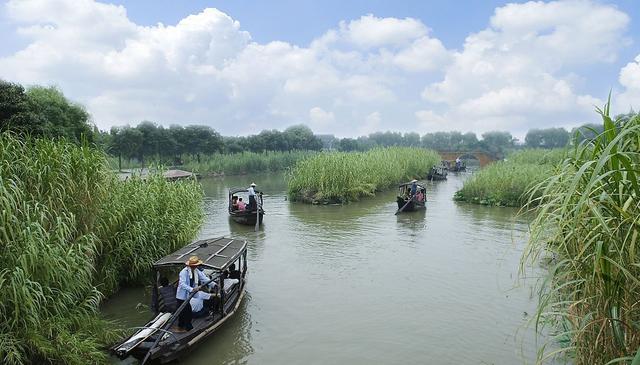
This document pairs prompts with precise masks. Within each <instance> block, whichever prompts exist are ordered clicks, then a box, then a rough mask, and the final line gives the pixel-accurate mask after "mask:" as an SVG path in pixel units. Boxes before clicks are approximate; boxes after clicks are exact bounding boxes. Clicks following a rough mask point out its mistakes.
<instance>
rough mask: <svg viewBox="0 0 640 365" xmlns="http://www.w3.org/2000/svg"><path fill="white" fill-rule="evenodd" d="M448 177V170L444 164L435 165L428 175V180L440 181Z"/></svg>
mask: <svg viewBox="0 0 640 365" xmlns="http://www.w3.org/2000/svg"><path fill="white" fill-rule="evenodd" d="M446 179H447V170H446V169H445V168H444V167H442V166H433V167H432V168H431V170H430V171H429V174H428V175H427V180H432V181H434V180H435V181H438V180H446Z"/></svg>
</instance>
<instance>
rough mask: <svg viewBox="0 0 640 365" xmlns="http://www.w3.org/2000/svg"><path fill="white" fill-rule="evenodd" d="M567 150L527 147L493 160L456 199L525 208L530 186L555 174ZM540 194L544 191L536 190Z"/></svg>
mask: <svg viewBox="0 0 640 365" xmlns="http://www.w3.org/2000/svg"><path fill="white" fill-rule="evenodd" d="M564 154H565V150H563V149H556V150H541V149H527V150H523V151H519V152H516V153H513V154H511V155H509V156H508V157H507V159H505V160H504V161H498V162H495V163H492V164H490V165H488V166H486V167H484V168H483V169H482V170H480V171H478V172H477V173H475V174H474V175H473V176H472V177H471V178H469V179H467V180H466V181H465V182H464V184H463V186H462V189H460V190H459V191H457V192H456V194H455V196H454V199H455V200H458V201H466V202H470V203H475V204H482V205H491V206H508V207H522V206H523V205H525V204H526V203H527V202H528V198H529V195H528V194H527V192H529V190H530V188H531V187H532V186H535V185H536V184H539V183H540V182H542V181H543V180H545V179H546V178H548V177H549V176H550V175H552V174H554V173H555V170H556V166H557V165H558V164H559V163H560V161H561V160H562V156H563V155H564ZM536 194H537V195H536V197H539V196H540V194H541V192H539V191H538V192H537V193H536Z"/></svg>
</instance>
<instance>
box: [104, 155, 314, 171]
mask: <svg viewBox="0 0 640 365" xmlns="http://www.w3.org/2000/svg"><path fill="white" fill-rule="evenodd" d="M316 154H318V152H315V151H291V152H264V153H254V152H242V153H231V154H220V153H216V154H213V155H202V156H200V162H198V159H197V157H195V156H185V157H184V158H183V159H182V162H183V163H182V164H180V165H179V166H177V167H178V168H181V169H184V170H188V171H192V172H196V173H198V174H202V175H244V174H249V173H259V172H275V171H282V170H285V169H287V168H290V167H292V166H294V165H295V164H296V162H298V161H300V160H302V159H305V158H308V157H311V156H314V155H316ZM173 162H175V161H162V160H158V159H149V160H148V161H146V162H145V166H147V167H148V166H150V165H155V166H159V165H165V166H172V165H174V163H173ZM109 165H110V166H111V168H112V169H114V170H117V169H118V158H117V157H113V156H110V157H109ZM140 167H142V164H141V163H140V162H138V161H125V160H123V161H122V168H123V169H135V168H140Z"/></svg>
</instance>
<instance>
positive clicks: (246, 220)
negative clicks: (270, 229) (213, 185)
mask: <svg viewBox="0 0 640 365" xmlns="http://www.w3.org/2000/svg"><path fill="white" fill-rule="evenodd" d="M255 192H256V206H250V205H246V207H245V209H238V208H237V207H236V206H234V197H235V198H238V199H239V198H247V201H249V199H248V195H246V196H244V197H241V196H239V194H243V195H245V194H248V190H247V188H231V189H229V206H228V209H229V217H231V219H233V221H234V222H237V223H240V224H246V225H250V226H253V225H255V224H256V222H257V220H258V219H260V224H262V220H263V217H264V213H265V212H264V208H263V204H262V203H263V200H262V192H261V191H258V190H256V191H255Z"/></svg>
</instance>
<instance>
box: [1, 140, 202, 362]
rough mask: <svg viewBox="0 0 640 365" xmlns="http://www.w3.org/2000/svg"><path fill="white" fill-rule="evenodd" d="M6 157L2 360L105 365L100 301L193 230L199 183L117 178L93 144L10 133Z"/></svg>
mask: <svg viewBox="0 0 640 365" xmlns="http://www.w3.org/2000/svg"><path fill="white" fill-rule="evenodd" d="M0 155H1V157H2V158H1V159H0V244H1V247H2V249H1V250H0V359H1V360H2V361H1V362H2V363H3V364H30V363H34V364H41V363H42V364H58V363H59V364H87V363H105V362H106V361H107V359H106V355H105V353H104V352H103V350H102V348H103V345H104V344H106V343H109V342H111V341H112V340H113V339H114V338H115V336H117V335H118V331H117V330H116V329H114V328H115V327H114V325H113V324H112V323H109V322H107V321H104V320H102V319H100V316H99V313H98V305H99V303H100V301H101V300H102V298H103V297H104V296H105V295H108V294H110V293H113V291H114V290H115V289H116V288H117V286H118V284H120V283H126V282H131V281H135V280H137V279H139V278H140V276H141V275H142V273H143V272H146V270H147V269H148V262H149V261H148V260H149V259H150V258H152V257H159V256H160V255H161V254H163V253H166V252H168V251H170V250H171V249H173V248H174V247H175V246H177V245H180V244H184V243H186V242H187V241H188V240H189V239H190V238H191V237H192V236H193V235H195V233H196V230H197V228H198V225H199V224H200V221H201V219H202V210H201V209H202V208H201V204H200V201H201V191H200V189H199V187H198V185H196V184H195V183H192V182H191V183H189V182H187V183H179V184H172V183H169V182H166V181H164V180H162V179H160V178H159V177H155V178H151V179H149V180H147V181H146V182H142V181H139V180H136V179H134V180H133V181H128V182H121V181H118V180H117V179H116V177H115V176H114V175H113V174H112V173H110V172H109V168H108V165H107V163H106V160H105V157H104V155H103V154H102V153H101V152H99V151H96V150H94V149H92V148H89V147H87V146H76V145H72V144H69V143H65V142H54V141H50V140H30V139H27V140H26V141H21V140H18V139H17V138H14V137H13V136H11V135H9V134H6V133H4V134H2V135H0ZM183 219H186V220H188V222H179V221H181V220H183ZM139 235H142V238H141V237H140V236H139Z"/></svg>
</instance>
